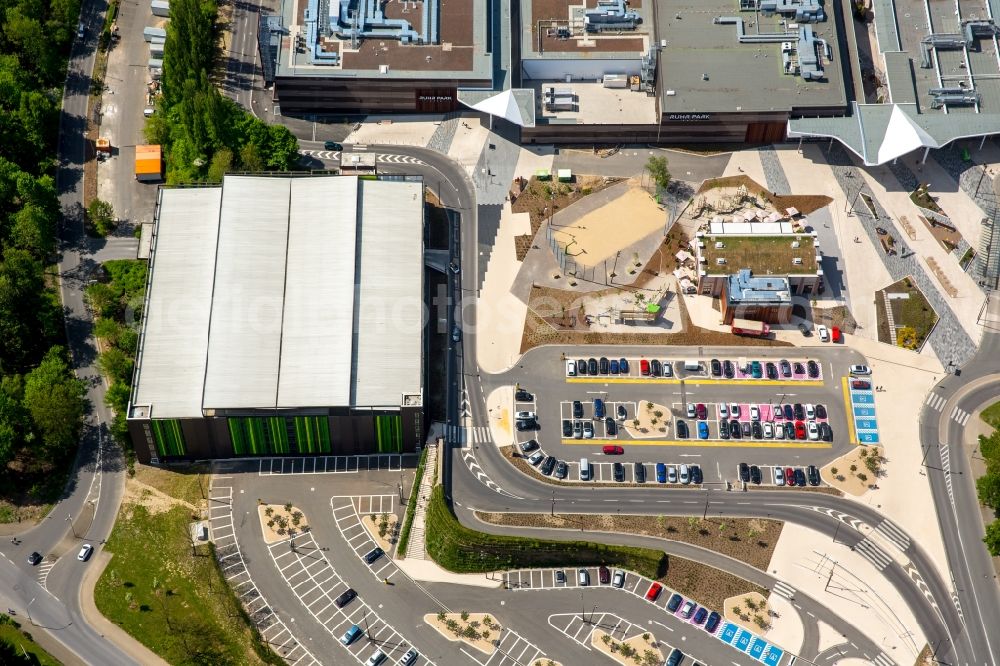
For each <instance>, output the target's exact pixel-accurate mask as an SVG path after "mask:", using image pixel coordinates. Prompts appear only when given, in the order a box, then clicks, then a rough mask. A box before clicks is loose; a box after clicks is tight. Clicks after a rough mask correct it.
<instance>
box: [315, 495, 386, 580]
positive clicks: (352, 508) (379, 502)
mask: <svg viewBox="0 0 1000 666" xmlns="http://www.w3.org/2000/svg"><path fill="white" fill-rule="evenodd" d="M395 497H396V496H395V495H353V496H335V497H331V498H330V509H331V510H332V511H333V520H334V522H336V523H337V529H339V530H340V534H341V536H343V537H344V540H345V541H347V545H348V546H350V547H351V550H353V551H354V553H355V554H356V555H357V556H358V557H359V558H364V556H365V555H366V554H367V553H370V552H371V551H372V550H373V549H375V548H376V547H377V546H378V544H377V543H376V542H375V539H374V538H372V536H371V534H369V532H368V529H367V528H366V527H365V526H364V525H362V523H361V516H360V515H359V507H361V508H360V513H361V514H371V515H375V514H379V513H385V512H389V513H391V512H392V506H393V501H394V500H395ZM373 508H378V509H379V510H371V509H373ZM383 509H384V510H383ZM368 569H369V571H371V573H372V575H373V576H374V577H375V578H376V579H377V580H380V581H387V580H391V579H392V577H393V576H395V575H396V574H397V573H399V569H398V568H397V567H396V565H395V564H393V562H392V558H390V557H389V556H388V555H382V556H381V557H380V558H379V559H377V560H375V561H374V562H372V563H371V565H369V567H368Z"/></svg>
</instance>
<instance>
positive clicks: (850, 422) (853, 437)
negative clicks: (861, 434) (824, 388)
mask: <svg viewBox="0 0 1000 666" xmlns="http://www.w3.org/2000/svg"><path fill="white" fill-rule="evenodd" d="M847 382H848V378H847V377H841V378H840V387H841V389H842V390H843V391H844V411H846V412H847V430H848V432H849V433H850V442H851V444H857V443H858V433H857V432H855V431H854V407H853V406H852V405H851V390H850V388H848V386H847Z"/></svg>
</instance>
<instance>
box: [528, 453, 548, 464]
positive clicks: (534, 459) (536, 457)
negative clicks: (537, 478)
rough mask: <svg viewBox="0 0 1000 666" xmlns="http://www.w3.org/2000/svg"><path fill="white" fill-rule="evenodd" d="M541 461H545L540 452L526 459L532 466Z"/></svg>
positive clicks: (543, 455)
mask: <svg viewBox="0 0 1000 666" xmlns="http://www.w3.org/2000/svg"><path fill="white" fill-rule="evenodd" d="M543 460H545V454H544V453H542V452H541V451H535V452H534V453H532V454H531V457H530V458H528V462H530V463H531V464H532V465H538V464H539V463H540V462H542V461H543Z"/></svg>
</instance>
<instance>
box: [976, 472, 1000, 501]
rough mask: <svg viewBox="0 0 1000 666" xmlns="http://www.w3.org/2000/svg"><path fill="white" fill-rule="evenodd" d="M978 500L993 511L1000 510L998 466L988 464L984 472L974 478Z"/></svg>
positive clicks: (999, 474) (999, 473) (999, 475)
mask: <svg viewBox="0 0 1000 666" xmlns="http://www.w3.org/2000/svg"><path fill="white" fill-rule="evenodd" d="M976 493H977V494H978V495H979V501H980V502H982V504H983V505H984V506H988V507H990V508H991V509H993V510H994V511H1000V466H997V465H990V466H989V467H987V469H986V474H984V475H983V476H981V477H979V478H978V479H976Z"/></svg>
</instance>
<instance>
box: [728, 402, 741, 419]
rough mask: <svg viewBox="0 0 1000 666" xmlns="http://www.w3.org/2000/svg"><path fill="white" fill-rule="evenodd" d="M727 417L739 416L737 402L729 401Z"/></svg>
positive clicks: (736, 417)
mask: <svg viewBox="0 0 1000 666" xmlns="http://www.w3.org/2000/svg"><path fill="white" fill-rule="evenodd" d="M729 418H732V419H738V418H740V404H739V403H738V402H732V403H729Z"/></svg>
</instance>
